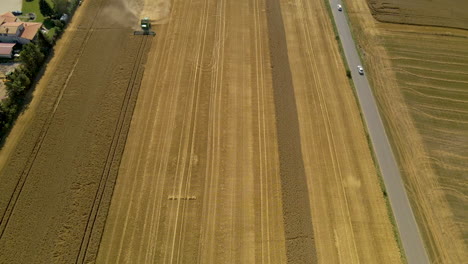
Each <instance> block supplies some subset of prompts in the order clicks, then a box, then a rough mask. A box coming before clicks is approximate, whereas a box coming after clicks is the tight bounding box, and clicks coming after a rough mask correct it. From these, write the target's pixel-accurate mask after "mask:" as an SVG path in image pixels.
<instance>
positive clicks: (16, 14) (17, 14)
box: [11, 11, 23, 16]
mask: <svg viewBox="0 0 468 264" xmlns="http://www.w3.org/2000/svg"><path fill="white" fill-rule="evenodd" d="M11 13H12V14H13V15H14V16H20V15H22V14H23V12H21V11H12V12H11Z"/></svg>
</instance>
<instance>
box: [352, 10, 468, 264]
mask: <svg viewBox="0 0 468 264" xmlns="http://www.w3.org/2000/svg"><path fill="white" fill-rule="evenodd" d="M358 2H361V4H358ZM348 5H349V10H348V12H349V14H350V17H351V19H352V22H353V23H354V25H355V26H356V30H355V35H356V36H357V39H358V41H359V44H360V45H361V47H362V51H363V54H364V58H365V60H366V63H367V64H368V65H367V68H368V71H369V72H371V73H370V75H371V76H372V81H373V83H374V85H373V86H374V89H375V93H376V96H377V99H378V101H379V103H380V107H381V110H382V111H383V113H384V117H385V118H386V125H387V128H388V129H389V132H390V134H391V137H392V139H393V146H394V149H395V152H396V154H397V156H398V158H399V162H400V164H401V167H402V169H403V171H404V176H405V177H404V178H405V181H406V184H407V190H408V194H409V196H410V199H411V200H412V205H413V208H414V210H415V213H416V218H417V220H418V222H419V225H420V229H421V230H422V231H423V235H424V238H425V241H426V248H427V249H428V251H429V253H430V255H431V258H432V261H433V262H435V263H462V262H463V261H464V260H466V259H467V257H468V256H467V254H466V252H467V245H468V229H467V225H468V222H467V219H468V218H467V216H468V211H467V208H466V204H467V201H468V200H467V199H468V189H467V186H466V175H467V172H468V167H467V161H468V151H467V147H466V146H467V145H468V137H467V135H466V131H468V107H467V104H468V90H467V89H466V88H467V87H468V49H467V47H468V31H466V30H457V29H450V28H440V27H425V26H407V25H398V24H384V23H379V22H376V21H375V20H374V19H373V17H372V15H371V13H370V12H369V10H368V8H367V6H366V5H365V1H356V2H353V3H348ZM356 14H359V15H358V16H357V15H356Z"/></svg>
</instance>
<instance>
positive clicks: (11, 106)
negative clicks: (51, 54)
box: [0, 43, 45, 138]
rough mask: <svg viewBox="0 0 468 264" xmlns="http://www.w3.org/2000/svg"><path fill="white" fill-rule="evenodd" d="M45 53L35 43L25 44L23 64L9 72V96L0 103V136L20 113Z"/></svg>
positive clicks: (21, 58)
mask: <svg viewBox="0 0 468 264" xmlns="http://www.w3.org/2000/svg"><path fill="white" fill-rule="evenodd" d="M44 59H45V55H44V53H43V52H42V51H41V48H40V47H39V46H38V45H37V44H34V43H29V44H26V45H24V46H23V50H22V51H21V53H20V57H19V60H20V62H21V63H22V65H21V66H20V67H18V68H16V69H15V70H14V71H13V72H12V73H10V74H8V76H7V78H6V82H5V87H6V92H7V98H6V99H4V100H3V101H2V102H1V103H0V138H3V134H4V132H5V131H6V130H7V129H9V128H10V126H11V124H12V123H13V120H14V119H15V118H16V116H17V115H18V112H19V110H20V109H21V106H22V105H23V101H24V98H25V95H26V93H27V91H28V90H29V88H31V83H32V81H31V80H33V79H34V78H35V76H36V74H37V73H38V72H39V70H40V68H41V66H42V64H43V63H44Z"/></svg>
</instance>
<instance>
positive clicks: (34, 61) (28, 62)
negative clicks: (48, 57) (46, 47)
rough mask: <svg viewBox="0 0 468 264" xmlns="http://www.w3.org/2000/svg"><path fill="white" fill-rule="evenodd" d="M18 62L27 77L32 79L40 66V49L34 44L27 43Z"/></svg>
mask: <svg viewBox="0 0 468 264" xmlns="http://www.w3.org/2000/svg"><path fill="white" fill-rule="evenodd" d="M19 60H20V61H21V62H22V63H23V66H24V67H25V69H26V72H27V73H28V75H29V77H32V76H33V75H34V74H35V73H36V72H37V71H38V70H39V67H40V66H41V65H42V62H43V61H44V54H42V52H41V49H40V48H39V47H38V46H37V45H36V44H34V43H28V44H26V45H24V46H23V50H21V52H20V57H19Z"/></svg>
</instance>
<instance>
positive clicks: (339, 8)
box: [337, 4, 343, 12]
mask: <svg viewBox="0 0 468 264" xmlns="http://www.w3.org/2000/svg"><path fill="white" fill-rule="evenodd" d="M337 7H338V11H340V12H341V11H343V7H341V5H340V4H338V5H337Z"/></svg>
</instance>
